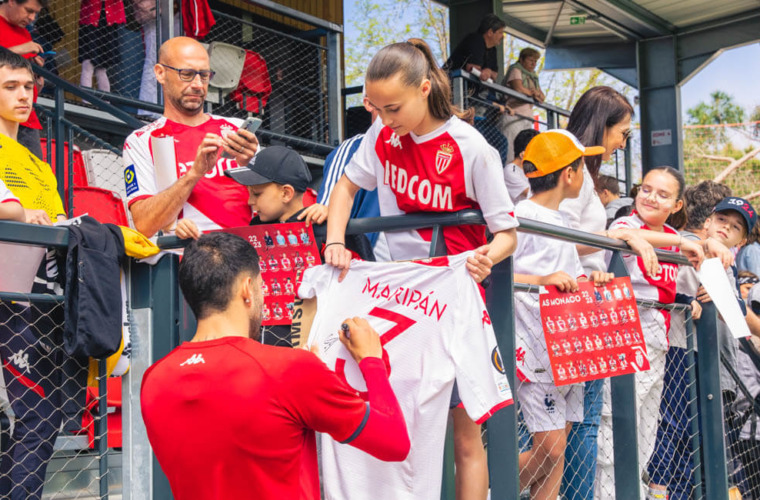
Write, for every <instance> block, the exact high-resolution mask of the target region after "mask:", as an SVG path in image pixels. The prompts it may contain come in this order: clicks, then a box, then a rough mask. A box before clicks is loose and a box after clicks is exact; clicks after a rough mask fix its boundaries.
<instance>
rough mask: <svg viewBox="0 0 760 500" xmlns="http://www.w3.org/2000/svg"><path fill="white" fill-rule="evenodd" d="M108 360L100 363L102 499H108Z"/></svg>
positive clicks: (98, 431)
mask: <svg viewBox="0 0 760 500" xmlns="http://www.w3.org/2000/svg"><path fill="white" fill-rule="evenodd" d="M106 363H107V359H106V358H103V359H101V360H99V361H98V419H97V420H96V421H95V436H96V439H97V445H96V448H97V449H98V473H99V484H98V486H99V488H100V498H101V500H102V499H106V500H107V499H108V368H107V366H106Z"/></svg>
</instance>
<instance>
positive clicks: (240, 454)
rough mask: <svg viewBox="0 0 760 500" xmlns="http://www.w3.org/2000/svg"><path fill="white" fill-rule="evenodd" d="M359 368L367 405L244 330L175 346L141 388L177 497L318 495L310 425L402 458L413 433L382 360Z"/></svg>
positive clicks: (332, 378)
mask: <svg viewBox="0 0 760 500" xmlns="http://www.w3.org/2000/svg"><path fill="white" fill-rule="evenodd" d="M360 367H361V369H362V373H363V374H364V377H365V378H366V379H367V380H372V386H371V387H370V400H369V403H365V402H364V400H362V399H361V398H360V397H359V396H358V395H357V393H356V391H354V390H352V389H351V388H350V387H348V385H346V384H345V383H344V382H342V381H341V380H340V379H339V378H338V377H337V375H336V374H335V373H334V372H332V371H330V370H329V369H328V368H327V366H325V364H324V363H323V362H322V361H320V360H319V359H318V358H317V357H316V356H314V355H313V354H311V353H309V352H307V351H304V350H300V349H285V348H282V347H273V346H267V345H262V344H260V343H258V342H256V341H254V340H251V339H247V338H242V337H225V338H222V339H217V340H211V341H206V342H186V343H184V344H182V345H181V346H179V347H177V348H176V349H174V350H173V351H172V352H171V353H169V354H168V355H167V356H166V357H164V358H163V359H161V360H160V361H158V362H157V363H156V364H154V365H153V366H151V367H150V368H149V369H148V371H146V372H145V376H144V377H143V383H142V391H141V401H142V415H143V419H144V421H145V426H146V428H147V431H148V438H149V439H150V443H151V445H152V446H153V450H154V452H155V454H156V457H157V458H158V462H159V464H161V468H162V469H163V471H164V473H166V475H167V477H168V479H169V484H170V485H171V489H172V493H173V494H174V497H175V498H176V499H177V500H187V499H203V500H214V499H230V498H235V499H248V498H250V499H269V498H271V499H278V500H279V499H282V498H288V499H297V498H302V499H314V500H317V499H319V477H318V473H317V456H316V444H315V439H314V431H315V430H316V431H319V432H326V433H328V434H330V435H331V436H333V437H334V438H335V439H336V440H338V441H343V442H352V444H353V445H354V446H356V447H358V448H361V449H365V450H366V451H370V452H371V453H373V455H375V456H377V457H378V458H381V459H385V460H389V459H390V460H403V459H404V458H405V457H406V455H407V453H408V451H409V438H408V436H407V434H406V426H405V424H404V420H403V415H402V414H401V410H400V408H399V406H398V402H397V401H396V399H395V397H394V396H393V392H392V390H391V389H390V384H389V383H388V375H387V373H386V371H385V366H384V364H383V362H382V360H380V359H379V358H366V359H364V360H363V361H362V363H361V364H360ZM370 408H372V410H371V411H370ZM354 440H355V441H354Z"/></svg>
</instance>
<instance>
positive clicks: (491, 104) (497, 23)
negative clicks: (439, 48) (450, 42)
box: [443, 14, 512, 165]
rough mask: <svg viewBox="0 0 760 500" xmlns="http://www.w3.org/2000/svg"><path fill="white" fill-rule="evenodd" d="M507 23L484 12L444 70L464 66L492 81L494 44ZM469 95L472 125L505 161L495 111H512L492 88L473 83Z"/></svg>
mask: <svg viewBox="0 0 760 500" xmlns="http://www.w3.org/2000/svg"><path fill="white" fill-rule="evenodd" d="M506 25H507V24H506V23H505V22H504V20H503V19H501V18H500V17H498V16H496V15H494V14H487V15H486V16H485V17H483V19H481V21H480V25H479V26H478V30H477V31H476V32H475V33H470V34H469V35H467V36H466V37H465V38H464V40H462V41H461V42H460V43H459V44H458V45H457V46H456V48H455V49H454V50H453V52H452V53H451V57H449V59H448V60H447V61H446V63H445V64H444V65H443V69H444V71H447V72H452V71H454V70H457V69H463V70H465V71H467V72H469V73H472V74H473V75H475V76H476V77H478V78H480V80H481V81H483V82H490V83H493V82H495V81H496V79H497V78H498V72H499V61H498V58H497V52H496V47H497V46H498V45H499V44H500V43H501V42H502V40H504V28H505V27H506ZM475 87H476V88H475V89H473V92H474V93H475V95H474V96H472V100H473V102H474V105H473V106H472V107H473V108H474V109H475V123H474V125H475V128H476V129H478V132H480V133H481V134H483V137H485V138H486V140H487V141H488V143H489V144H491V145H492V146H493V147H495V148H496V149H497V150H498V151H499V156H501V163H502V165H504V164H505V163H506V162H507V153H508V144H507V140H506V138H505V137H504V135H502V133H501V132H499V129H498V128H497V127H496V122H497V120H498V115H501V114H503V113H508V114H512V109H511V108H509V107H507V106H504V105H502V104H500V103H499V102H498V99H496V97H495V96H494V94H493V92H489V91H488V90H486V89H482V88H479V87H480V85H475Z"/></svg>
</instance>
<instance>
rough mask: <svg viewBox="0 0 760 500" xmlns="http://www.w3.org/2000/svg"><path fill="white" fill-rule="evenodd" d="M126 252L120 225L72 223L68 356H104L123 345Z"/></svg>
mask: <svg viewBox="0 0 760 500" xmlns="http://www.w3.org/2000/svg"><path fill="white" fill-rule="evenodd" d="M124 255H125V254H124V236H123V235H122V232H121V230H120V229H119V226H116V225H114V224H101V223H99V222H98V221H96V220H95V219H93V218H92V217H89V216H84V217H82V218H81V224H79V225H73V226H70V227H69V250H68V255H67V257H66V286H65V291H64V294H65V297H66V301H65V303H64V304H65V307H64V318H65V323H64V325H65V326H64V332H63V347H64V349H65V351H66V353H67V354H68V355H70V356H77V357H83V356H88V357H93V358H103V357H107V356H109V355H111V354H113V353H115V352H116V350H117V349H118V348H119V345H120V344H121V336H122V332H121V325H122V317H121V309H122V307H121V286H120V282H119V280H120V272H121V262H122V260H123V259H124Z"/></svg>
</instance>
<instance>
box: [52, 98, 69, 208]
mask: <svg viewBox="0 0 760 500" xmlns="http://www.w3.org/2000/svg"><path fill="white" fill-rule="evenodd" d="M63 106H64V100H63V89H62V88H61V87H58V86H56V87H55V117H54V118H53V123H54V128H55V181H56V182H57V183H58V194H59V195H60V197H61V200H63V202H64V203H65V202H66V170H65V169H64V165H65V162H66V158H65V155H64V149H63V147H64V145H65V144H64V142H65V139H64V137H63V134H64V132H65V130H64V126H63ZM50 139H51V138H50V137H48V144H49V143H50ZM49 159H50V158H49V157H48V160H49ZM51 163H52V162H51Z"/></svg>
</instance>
